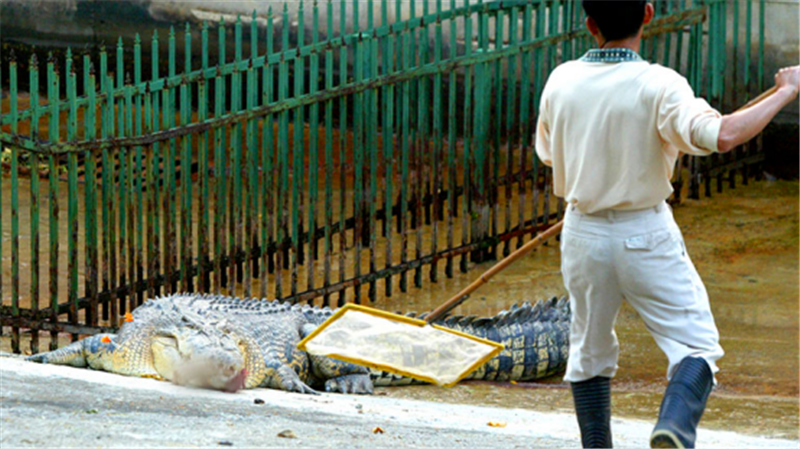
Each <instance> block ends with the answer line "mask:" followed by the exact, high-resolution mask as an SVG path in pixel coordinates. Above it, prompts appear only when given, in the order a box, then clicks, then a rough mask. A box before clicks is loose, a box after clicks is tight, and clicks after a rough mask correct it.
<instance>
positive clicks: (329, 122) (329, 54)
mask: <svg viewBox="0 0 800 449" xmlns="http://www.w3.org/2000/svg"><path fill="white" fill-rule="evenodd" d="M325 14H326V18H327V27H326V30H327V32H326V39H327V40H328V42H330V41H331V40H332V39H333V2H332V0H328V1H327V6H326V9H325ZM332 88H333V51H331V49H330V46H329V47H327V49H326V50H325V89H326V90H330V89H332ZM335 172H336V170H335V168H334V166H333V99H328V100H327V101H326V102H325V237H324V238H325V243H324V250H323V252H324V253H325V256H324V257H325V260H324V270H325V274H324V277H323V280H322V285H323V287H324V288H325V295H324V297H323V298H322V302H323V305H324V306H325V307H328V306H330V295H329V294H328V290H327V289H328V287H330V285H331V262H332V260H331V259H332V254H331V253H332V252H333V243H332V241H331V238H332V229H331V226H332V223H333V175H334V173H335Z"/></svg>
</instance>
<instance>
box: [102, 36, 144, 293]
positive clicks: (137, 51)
mask: <svg viewBox="0 0 800 449" xmlns="http://www.w3.org/2000/svg"><path fill="white" fill-rule="evenodd" d="M102 82H103V79H102V77H101V79H100V83H102ZM133 82H134V84H135V85H136V86H137V89H136V90H135V91H134V94H135V98H134V124H135V126H136V135H139V136H141V135H142V133H143V132H145V129H144V128H145V127H146V126H147V125H145V124H144V123H142V122H143V120H144V111H143V109H142V96H141V95H140V94H139V89H138V86H139V85H140V84H141V83H142V44H141V41H140V39H139V34H138V33H137V34H136V35H135V36H134V40H133ZM134 152H135V162H136V168H135V173H136V189H135V190H136V191H135V198H136V201H135V205H134V209H135V210H136V214H135V217H136V218H135V229H136V250H135V254H134V255H135V260H136V267H135V270H134V275H135V276H136V284H135V285H136V286H137V288H136V289H135V293H136V305H137V306H138V305H141V304H142V303H143V302H144V289H141V288H139V285H140V284H141V283H142V282H143V281H144V263H145V262H144V248H143V247H144V235H143V231H144V214H145V204H144V198H143V191H144V187H143V185H142V183H143V182H144V179H145V174H144V168H143V165H142V164H143V161H142V158H143V153H142V147H141V146H137V147H136V148H135V149H134Z"/></svg>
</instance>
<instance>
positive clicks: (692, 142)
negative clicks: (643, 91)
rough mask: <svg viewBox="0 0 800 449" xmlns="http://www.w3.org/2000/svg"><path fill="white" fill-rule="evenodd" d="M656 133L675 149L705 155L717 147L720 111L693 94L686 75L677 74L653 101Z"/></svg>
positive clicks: (720, 120)
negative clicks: (656, 99)
mask: <svg viewBox="0 0 800 449" xmlns="http://www.w3.org/2000/svg"><path fill="white" fill-rule="evenodd" d="M656 107H657V115H658V118H657V125H658V133H659V135H660V137H661V139H662V140H664V141H665V142H667V143H668V144H670V145H672V146H674V147H675V148H677V149H678V151H680V152H682V153H686V154H692V155H696V156H707V155H710V154H712V153H715V152H717V151H718V148H717V139H718V138H719V129H720V125H721V124H722V115H721V114H720V113H719V112H718V111H717V110H715V109H714V108H712V107H711V105H709V104H708V102H707V101H706V100H704V99H702V98H697V97H695V96H694V92H693V91H692V88H691V87H690V86H689V83H688V82H687V81H686V79H685V78H684V77H682V76H680V75H677V74H676V76H675V77H674V78H673V80H672V81H671V82H670V83H668V84H666V85H665V86H664V88H663V90H662V92H661V95H660V96H659V98H658V101H657V105H656Z"/></svg>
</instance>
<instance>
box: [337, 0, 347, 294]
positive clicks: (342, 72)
mask: <svg viewBox="0 0 800 449" xmlns="http://www.w3.org/2000/svg"><path fill="white" fill-rule="evenodd" d="M346 34H347V1H346V0H341V1H340V10H339V37H340V38H341V39H342V47H341V49H340V50H339V86H344V85H345V84H347V76H348V75H347V52H348V49H347V46H346V45H345V42H344V37H345V35H346ZM346 200H347V98H346V97H344V96H343V97H340V98H339V282H344V280H345V277H346V271H347V270H346V269H345V267H346V266H347V265H346V261H347V229H346V228H347V227H346V223H347V215H346V211H347V207H346V204H347V201H346ZM346 299H347V297H346V292H345V289H342V290H340V291H339V299H338V303H337V305H338V306H339V307H341V306H343V305H344V303H345V301H346Z"/></svg>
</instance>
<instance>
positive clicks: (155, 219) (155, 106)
mask: <svg viewBox="0 0 800 449" xmlns="http://www.w3.org/2000/svg"><path fill="white" fill-rule="evenodd" d="M150 53H151V55H150V56H151V58H152V59H151V61H152V63H151V66H152V67H151V72H152V75H151V78H150V80H151V82H150V84H148V89H147V90H146V93H149V94H150V95H149V96H150V97H151V103H152V116H151V122H150V123H151V125H150V126H151V129H152V130H153V132H156V131H158V130H159V129H160V128H161V109H160V107H159V102H158V98H159V92H158V91H153V90H152V88H151V87H152V82H153V81H155V80H157V79H158V72H159V70H158V63H159V51H158V33H156V32H154V33H153V38H152V41H151V47H150ZM112 112H113V109H112ZM150 150H151V153H152V161H151V164H150V182H149V185H148V194H149V195H150V215H149V217H148V218H149V223H148V229H151V230H152V232H149V233H148V234H150V235H149V238H150V245H149V248H150V251H148V257H147V265H148V268H147V271H148V277H149V278H150V283H149V284H150V295H151V297H155V296H156V295H158V294H160V293H161V284H162V283H161V282H156V276H158V275H159V274H160V273H161V254H162V251H161V248H162V245H161V238H162V233H161V219H160V218H161V217H159V205H160V204H161V195H160V193H159V192H160V189H161V187H162V185H161V179H162V173H163V166H164V164H165V159H164V158H162V157H161V145H160V144H159V143H158V142H154V143H153V145H152V147H151V148H150ZM112 220H113V215H112ZM112 231H113V225H112ZM111 250H112V251H113V250H114V248H113V247H112V248H111Z"/></svg>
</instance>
